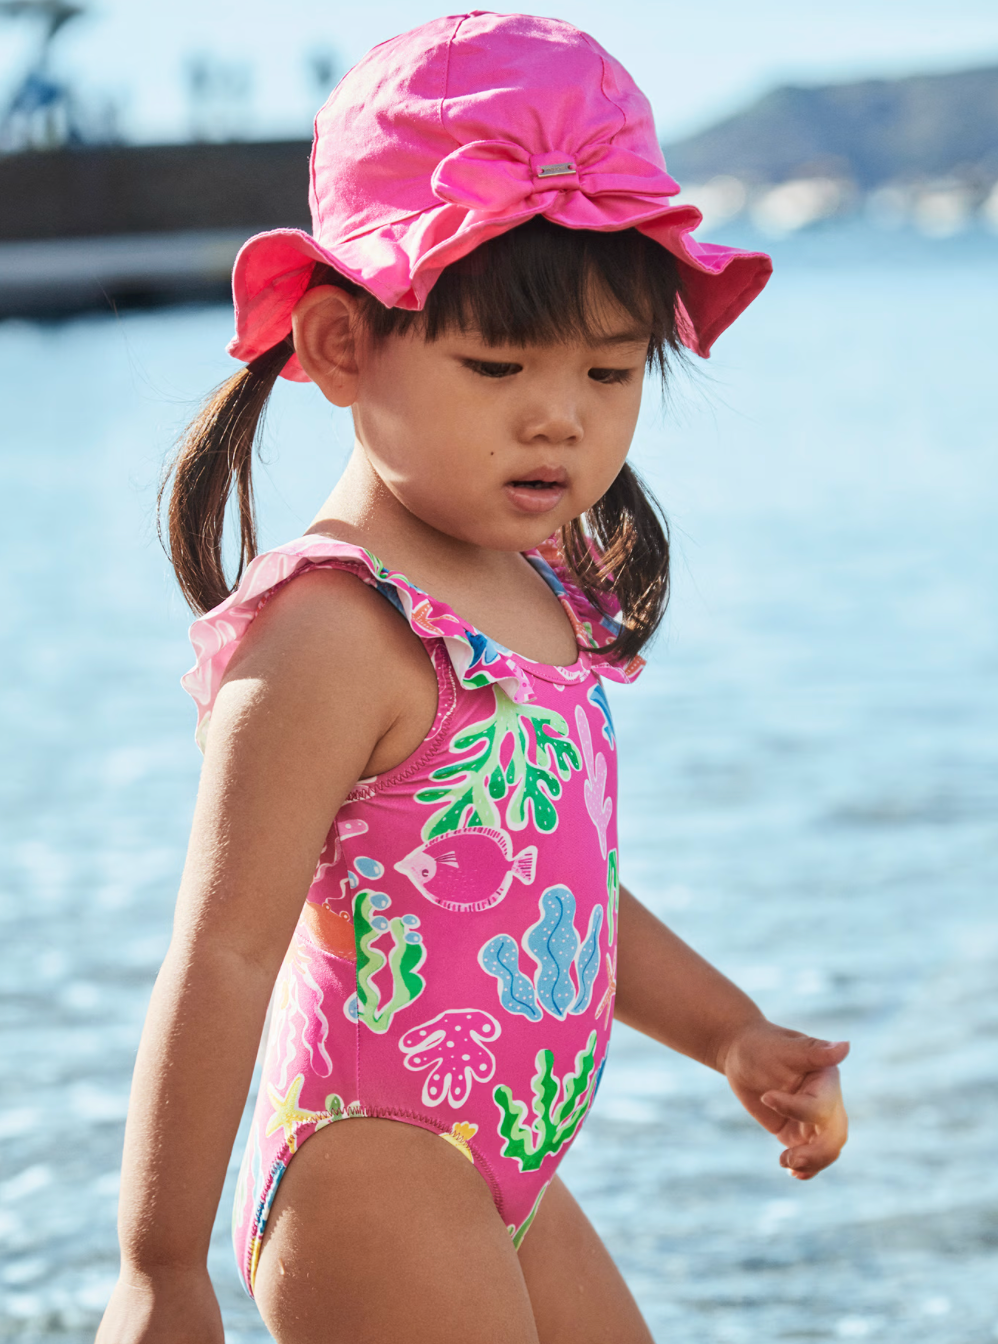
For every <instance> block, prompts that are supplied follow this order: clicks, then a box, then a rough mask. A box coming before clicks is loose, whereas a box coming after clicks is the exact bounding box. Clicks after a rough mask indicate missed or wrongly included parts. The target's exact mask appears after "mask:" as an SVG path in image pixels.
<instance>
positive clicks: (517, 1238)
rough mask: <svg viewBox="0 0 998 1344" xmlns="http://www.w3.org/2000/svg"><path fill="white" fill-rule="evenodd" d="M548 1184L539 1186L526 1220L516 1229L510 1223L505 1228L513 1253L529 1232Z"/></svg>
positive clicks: (548, 1182)
mask: <svg viewBox="0 0 998 1344" xmlns="http://www.w3.org/2000/svg"><path fill="white" fill-rule="evenodd" d="M550 1184H551V1182H550V1181H545V1182H544V1184H543V1185H542V1186H541V1188H540V1189H539V1190H538V1192H537V1198H536V1199H535V1200H534V1203H533V1207H532V1208H531V1210H530V1212H529V1213H528V1214H527V1216H526V1218H524V1220H523V1222H522V1223H521V1224H520V1226H519V1227H517V1226H516V1224H515V1223H510V1224H509V1225H508V1226H507V1228H506V1231H507V1232H508V1233H509V1235H510V1236H511V1237H512V1238H513V1249H514V1251H518V1250H519V1249H520V1245H521V1243H522V1241H523V1238H524V1237H525V1236H526V1235H527V1233H528V1232H529V1231H530V1224H531V1223H532V1222H533V1221H534V1219H535V1218H536V1216H537V1210H538V1209H539V1208H540V1207H541V1200H542V1199H543V1198H544V1192H545V1190H547V1188H548V1186H549V1185H550Z"/></svg>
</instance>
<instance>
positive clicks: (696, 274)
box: [228, 205, 773, 382]
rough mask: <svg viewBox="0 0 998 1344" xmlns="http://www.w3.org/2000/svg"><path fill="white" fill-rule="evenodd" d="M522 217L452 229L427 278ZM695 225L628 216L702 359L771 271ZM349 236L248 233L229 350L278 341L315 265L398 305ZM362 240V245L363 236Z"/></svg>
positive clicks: (685, 336) (695, 220)
mask: <svg viewBox="0 0 998 1344" xmlns="http://www.w3.org/2000/svg"><path fill="white" fill-rule="evenodd" d="M530 217H531V215H530V214H524V215H523V216H522V218H517V219H511V220H508V221H507V220H504V221H502V222H501V223H500V222H499V221H495V222H494V223H493V226H492V227H491V228H487V229H475V230H473V235H474V236H471V235H472V231H469V232H468V233H465V232H464V231H463V230H462V231H459V232H458V233H456V234H455V235H453V236H452V237H451V238H450V239H448V240H447V241H448V243H449V244H450V245H449V246H446V247H445V248H435V249H434V252H435V254H436V255H435V256H434V258H433V267H432V270H433V272H434V273H435V274H434V277H433V278H434V279H435V278H436V274H439V271H440V270H442V269H443V267H444V266H446V265H449V264H450V263H451V262H453V261H456V260H458V258H459V257H461V256H464V255H466V254H467V253H468V252H470V251H472V250H473V249H474V248H475V247H478V246H479V245H480V244H481V243H482V242H484V241H485V239H486V237H494V236H495V235H496V234H498V233H502V232H505V231H507V230H508V229H510V228H514V227H515V226H516V225H517V224H519V223H522V222H524V220H525V219H527V218H530ZM700 222H701V215H700V212H699V210H697V209H696V208H695V207H694V206H690V205H679V206H671V207H669V208H668V209H667V210H664V211H661V212H657V213H656V214H655V215H654V216H653V217H651V218H647V219H636V220H634V221H633V224H632V227H635V228H637V229H638V230H639V232H641V233H643V234H645V235H646V236H647V237H649V238H651V239H653V240H654V241H655V242H656V243H658V244H659V245H660V246H662V247H664V248H665V249H666V250H667V251H668V252H671V253H672V255H673V256H674V257H675V258H676V259H677V261H678V263H679V272H680V278H681V281H682V296H681V299H680V304H681V308H682V311H681V312H680V314H679V317H680V337H681V339H682V341H683V344H684V345H686V346H687V347H688V348H689V349H690V350H692V351H693V353H694V354H697V355H699V356H701V358H703V359H707V358H709V356H710V351H711V347H712V346H713V344H714V342H715V341H716V340H717V338H718V336H720V335H721V333H722V332H723V331H724V330H725V329H726V328H727V327H729V326H730V325H731V323H732V322H734V320H735V318H736V317H738V315H739V314H740V313H742V312H743V311H744V310H745V309H746V308H747V307H748V305H749V304H750V303H751V302H752V300H753V299H754V298H755V297H756V296H757V295H758V294H759V292H760V291H761V290H762V289H763V287H764V286H765V284H766V282H767V281H768V280H769V277H770V275H771V274H772V270H773V263H772V261H771V259H770V258H769V257H768V256H767V255H766V254H765V253H764V252H747V251H743V250H742V249H740V248H733V247H723V246H721V245H720V244H716V243H701V242H699V241H697V240H696V239H695V238H693V237H692V236H691V234H692V231H693V230H694V229H695V228H696V227H697V225H698V224H699V223H700ZM356 241H357V240H355V239H350V240H347V241H346V242H345V244H344V246H343V247H342V248H337V249H336V250H332V249H330V248H326V247H323V246H322V245H321V244H320V243H318V242H317V241H316V240H315V239H314V238H313V237H312V236H311V234H308V233H305V232H304V230H302V229H272V230H269V231H268V232H266V233H258V234H256V235H254V236H253V237H252V238H249V239H248V240H247V241H246V242H245V243H244V244H243V246H242V247H241V248H240V250H239V254H238V256H237V257H236V261H235V265H234V267H233V272H232V297H233V303H234V306H235V318H236V333H235V336H234V337H233V339H232V341H231V342H230V343H229V346H228V351H229V354H230V355H232V356H233V357H234V358H236V359H239V360H242V361H243V362H244V363H249V362H250V361H251V360H254V359H256V358H257V357H258V356H260V355H262V354H264V353H265V351H267V350H269V349H271V347H272V346H274V345H277V344H278V342H280V341H282V340H284V339H285V337H286V336H287V335H288V333H289V332H290V330H291V315H292V313H293V312H294V309H295V306H296V305H297V303H298V302H299V300H300V299H301V298H302V296H303V295H304V294H305V291H306V290H307V289H308V286H309V281H310V279H311V276H312V270H313V267H314V265H315V263H316V262H320V263H323V264H325V265H328V266H332V267H334V268H335V269H336V270H338V271H339V272H340V273H341V274H343V275H346V276H348V277H349V278H350V279H351V280H353V281H355V283H357V284H360V285H361V286H363V287H364V288H365V289H367V290H368V291H369V292H370V293H372V294H373V295H374V297H375V298H377V299H379V300H380V301H381V302H383V303H384V302H385V301H386V299H388V300H389V302H391V301H392V300H394V301H395V302H398V298H399V297H401V296H397V295H395V294H392V295H385V294H379V293H377V290H376V288H375V286H374V285H373V284H372V283H371V277H365V276H363V275H361V274H358V272H357V271H356V269H355V268H354V267H353V266H351V265H350V264H349V261H348V259H347V257H345V256H344V255H342V253H343V252H350V251H351V250H352V248H351V246H350V245H351V244H353V243H355V242H356ZM366 241H367V242H368V245H370V242H371V241H372V240H371V239H370V236H368V238H367V240H366ZM378 241H379V242H381V243H383V245H384V246H386V247H392V245H393V244H394V245H396V246H397V244H396V240H395V238H389V237H386V238H384V239H383V240H378ZM441 253H443V255H441ZM421 288H422V287H421ZM423 297H424V299H425V295H424V296H423ZM417 304H418V306H420V307H421V306H422V304H421V303H419V300H418V299H416V298H415V296H414V295H413V294H412V292H411V291H410V293H409V294H407V295H406V296H405V297H404V299H403V303H402V306H404V307H407V308H411V307H415V306H417ZM281 376H282V377H284V378H288V379H290V380H291V381H293V382H308V381H309V378H308V375H307V374H306V373H305V371H304V369H303V368H302V367H301V364H300V363H299V362H298V357H297V355H292V356H291V358H290V359H289V360H288V363H287V364H286V365H285V367H284V369H283V370H282V374H281Z"/></svg>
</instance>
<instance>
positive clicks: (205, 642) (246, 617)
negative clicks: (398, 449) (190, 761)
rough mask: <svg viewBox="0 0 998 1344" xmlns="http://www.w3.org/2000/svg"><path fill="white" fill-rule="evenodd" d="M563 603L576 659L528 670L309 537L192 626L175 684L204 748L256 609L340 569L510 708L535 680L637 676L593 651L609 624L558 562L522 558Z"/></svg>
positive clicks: (358, 555)
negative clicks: (496, 689)
mask: <svg viewBox="0 0 998 1344" xmlns="http://www.w3.org/2000/svg"><path fill="white" fill-rule="evenodd" d="M527 558H528V559H529V560H530V562H531V563H532V564H533V565H534V566H535V567H536V568H537V569H538V570H539V572H540V573H541V574H542V575H543V577H544V578H545V579H546V580H547V582H548V583H549V584H550V585H551V587H552V588H553V589H554V591H555V592H556V593H557V594H558V596H559V598H560V599H561V601H562V603H563V605H564V607H565V610H566V611H567V612H568V615H569V618H570V619H571V621H572V626H573V628H574V630H575V632H576V639H577V642H578V644H579V660H578V662H576V663H575V664H574V665H573V666H572V667H564V668H560V667H548V666H546V665H544V664H541V663H533V662H531V661H530V660H529V659H526V658H522V657H521V656H520V655H519V654H517V653H513V652H511V651H510V650H509V649H506V648H503V647H502V645H500V644H497V643H496V642H495V641H494V640H491V639H489V637H488V636H487V635H483V634H481V633H480V632H479V631H478V630H476V629H475V628H474V627H473V626H469V625H467V624H466V623H465V622H464V621H462V620H461V618H460V617H459V616H458V615H456V613H455V612H453V611H452V610H451V608H450V607H449V606H447V604H446V603H445V602H441V601H440V600H439V599H437V598H434V597H431V596H430V594H429V593H426V592H424V591H423V590H422V589H421V588H418V587H417V586H416V585H415V584H414V583H412V582H411V581H410V580H409V579H407V578H406V577H405V575H404V574H399V573H396V572H394V571H392V570H390V569H388V568H387V567H386V566H385V565H383V564H382V563H381V561H380V560H378V558H377V557H376V556H374V555H372V554H371V552H370V551H367V550H365V549H364V548H363V547H362V546H354V545H351V544H350V543H349V542H345V541H336V540H334V539H333V538H332V537H324V536H308V537H299V538H298V539H297V540H296V541H289V542H287V543H286V544H285V545H283V546H277V547H275V549H274V550H272V551H265V552H264V553H263V554H262V555H258V556H257V557H256V559H255V560H253V561H251V562H250V564H249V565H247V567H246V571H245V573H244V574H243V577H242V580H241V581H240V583H239V586H238V588H237V589H236V590H235V592H234V593H232V594H231V596H229V597H227V598H226V599H225V601H224V602H221V603H220V604H219V605H218V606H217V607H215V608H214V609H213V610H212V611H209V612H206V613H205V615H204V616H201V617H199V619H198V620H196V621H195V622H194V623H193V625H192V626H191V630H190V636H191V643H192V645H193V646H194V654H195V659H196V661H195V664H194V667H192V668H191V670H190V671H189V672H188V673H186V675H185V676H184V677H182V678H181V684H182V685H183V687H184V689H185V690H186V691H187V692H188V693H189V694H190V695H191V697H192V698H193V700H194V702H195V704H196V705H197V710H198V726H197V733H196V738H197V742H198V745H199V746H200V747H201V748H202V750H203V749H204V743H205V734H206V732H207V727H208V721H209V719H210V717H211V711H212V707H213V706H214V703H215V697H216V695H217V694H218V689H219V687H220V685H221V683H222V677H223V676H224V674H225V669H226V668H227V667H228V665H229V661H230V659H231V658H232V655H233V654H234V653H235V651H236V648H237V647H238V645H239V641H240V640H241V639H242V637H243V635H244V634H245V633H246V631H247V630H248V629H249V627H250V624H251V623H252V621H253V619H254V618H255V616H256V614H257V612H259V610H260V608H261V607H262V606H263V605H264V604H265V603H266V602H267V600H268V599H269V598H270V597H271V596H272V595H273V593H274V592H275V591H276V590H277V589H278V588H280V587H282V586H283V584H285V583H287V582H288V580H289V579H292V578H294V577H295V576H296V575H298V574H301V573H304V572H305V571H306V570H309V569H317V568H324V569H329V568H332V569H343V570H347V571H349V572H350V573H353V574H356V575H357V577H358V578H359V579H361V580H362V581H363V582H364V583H367V584H370V586H371V587H372V588H377V590H378V591H379V592H380V593H381V594H382V595H383V596H384V597H386V598H387V599H388V601H389V602H391V603H392V604H393V605H394V606H395V607H396V608H397V609H398V611H400V612H401V614H402V615H403V616H404V617H405V619H406V620H407V621H408V623H409V626H410V627H411V629H412V630H413V631H414V633H415V634H417V635H419V637H420V638H421V639H425V640H428V641H430V640H443V641H444V644H445V646H446V649H447V653H448V655H449V657H450V661H451V664H452V666H453V668H454V671H455V673H456V675H457V678H458V681H459V683H460V684H461V685H462V686H464V687H465V688H466V689H468V690H473V689H476V688H478V687H482V686H487V685H489V684H490V683H494V684H496V685H498V686H501V687H502V689H503V690H504V691H505V692H506V693H507V695H509V696H510V698H511V699H513V700H516V701H521V702H522V701H525V700H531V699H534V698H535V694H534V689H533V683H534V678H535V677H538V676H539V677H541V678H542V679H543V680H547V681H563V682H569V681H577V680H581V679H582V678H583V677H585V676H588V675H589V674H590V672H591V671H592V670H596V671H598V672H599V673H600V674H601V675H605V676H608V677H610V678H611V679H612V680H615V681H632V680H633V679H634V677H636V676H637V674H638V672H639V671H640V670H641V667H642V666H643V663H642V661H641V659H640V658H638V659H634V660H632V661H631V663H629V664H628V665H627V666H626V667H621V666H620V665H619V664H617V663H615V662H613V661H612V660H609V659H604V658H601V656H600V653H599V650H600V649H601V648H602V647H603V646H604V645H605V644H608V643H609V642H610V640H612V639H613V637H614V633H615V630H616V626H615V623H614V622H613V621H612V619H611V618H609V617H606V616H602V615H601V614H600V613H599V612H598V611H596V610H595V608H594V607H592V606H591V605H590V604H589V603H588V602H587V601H586V599H585V597H584V596H583V594H582V593H581V592H579V590H578V589H577V588H574V589H573V588H572V587H571V586H570V585H569V583H568V582H567V581H566V580H567V572H566V571H565V570H564V567H563V566H562V569H561V572H559V571H558V568H557V555H556V554H554V553H553V552H551V551H546V552H545V553H543V554H542V553H541V552H540V551H536V552H531V553H530V554H529V555H528V557H527Z"/></svg>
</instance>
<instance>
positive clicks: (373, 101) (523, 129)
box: [228, 10, 772, 382]
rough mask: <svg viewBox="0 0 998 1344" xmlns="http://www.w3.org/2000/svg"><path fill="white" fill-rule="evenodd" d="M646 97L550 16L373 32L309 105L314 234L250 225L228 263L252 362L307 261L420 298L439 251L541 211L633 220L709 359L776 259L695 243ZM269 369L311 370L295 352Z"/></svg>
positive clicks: (481, 17)
mask: <svg viewBox="0 0 998 1344" xmlns="http://www.w3.org/2000/svg"><path fill="white" fill-rule="evenodd" d="M678 191H679V185H678V183H676V182H675V181H674V180H673V179H672V178H671V177H670V176H669V174H668V173H667V172H666V168H665V159H664V158H663V157H662V150H661V147H660V146H659V143H658V139H657V138H656V135H655V124H654V121H653V119H652V112H651V107H650V105H649V103H648V100H647V99H646V98H645V96H644V94H643V93H642V92H641V90H640V89H639V88H638V87H637V85H636V84H635V83H634V81H633V80H632V79H631V77H630V75H629V74H628V73H627V71H626V70H625V69H624V67H623V66H622V65H621V64H620V62H619V61H616V60H614V58H613V57H612V56H610V55H609V54H608V53H607V52H606V51H604V50H603V48H602V47H601V46H600V45H599V43H598V42H596V41H594V39H593V38H591V37H589V36H588V35H587V34H586V33H583V32H580V30H579V29H578V28H573V27H572V25H571V24H568V23H563V22H562V21H561V20H559V19H545V18H539V17H537V16H535V15H529V14H492V13H488V12H484V11H481V10H474V11H472V12H471V13H470V14H459V15H453V16H451V17H449V18H442V19H434V20H433V21H432V22H431V23H425V24H423V25H422V27H420V28H414V29H413V30H412V31H411V32H408V33H403V34H402V35H401V36H400V37H395V38H392V39H390V40H389V41H387V42H382V43H381V44H380V46H377V47H375V48H374V49H373V50H372V51H370V52H368V54H367V55H366V56H365V57H364V58H363V60H362V61H360V62H359V64H357V65H355V66H354V68H353V69H352V70H351V71H350V72H349V73H348V74H346V75H344V77H343V78H342V79H341V80H340V82H339V84H338V85H337V86H336V88H335V89H334V90H333V92H332V94H330V96H329V99H328V100H327V102H326V104H325V106H324V107H322V108H321V110H320V111H319V113H318V115H317V116H316V119H315V139H314V142H313V145H312V161H311V185H310V189H309V204H310V206H311V209H312V234H311V235H309V234H307V233H305V232H304V231H303V230H301V229H272V230H270V231H269V232H267V233H259V234H257V235H256V236H255V237H253V238H250V239H249V240H248V241H247V242H246V243H245V244H244V245H243V247H242V249H241V250H240V252H239V255H238V256H237V258H236V263H235V268H234V270H233V275H232V289H233V298H234V302H235V310H236V335H235V337H234V339H233V340H232V341H231V343H230V344H229V347H228V350H229V353H230V354H231V355H234V356H235V357H236V358H237V359H240V360H243V361H245V362H249V361H250V360H253V359H255V358H257V356H259V355H261V354H263V353H264V351H266V350H269V349H270V347H271V346H273V345H276V344H277V343H278V342H279V341H281V340H282V339H283V338H284V337H286V336H287V335H288V333H289V332H290V330H291V313H292V311H293V309H294V307H295V305H296V304H297V302H298V300H299V299H300V298H301V297H302V295H303V294H304V293H305V290H306V289H307V287H308V283H309V280H310V278H311V274H312V267H313V265H314V264H315V263H316V262H323V263H326V264H328V265H330V266H333V267H335V268H336V270H337V271H339V272H340V273H341V274H342V275H345V276H349V277H350V279H352V280H355V281H356V282H357V283H358V284H360V285H362V286H363V287H364V288H365V289H366V290H368V291H369V292H370V293H371V294H373V295H374V296H375V298H377V299H380V301H381V302H382V303H383V304H384V305H385V306H386V307H389V308H391V307H397V308H408V309H419V308H422V307H423V305H424V304H425V302H426V296H427V295H428V294H429V292H430V290H431V289H432V288H433V285H434V283H435V282H436V280H437V277H438V276H439V275H440V272H441V271H442V270H443V269H444V267H445V266H447V265H449V264H450V263H451V262H453V261H457V260H458V259H459V258H460V257H463V256H465V255H467V253H469V252H471V251H473V250H474V249H475V248H476V247H478V246H479V244H480V243H483V242H485V241H486V240H487V239H489V238H494V237H496V235H498V234H500V233H505V232H506V231H507V230H508V229H512V228H515V226H516V225H517V224H522V223H523V222H524V221H525V220H527V219H530V218H531V217H532V216H533V215H545V216H546V217H547V218H548V219H550V220H552V221H553V222H554V223H556V224H561V225H564V226H565V227H567V228H570V229H598V230H616V229H627V228H637V229H638V230H639V231H640V232H641V233H644V234H647V236H648V237H649V238H652V239H654V240H655V242H657V243H660V244H661V245H662V247H664V248H666V249H667V250H668V251H669V252H671V253H672V254H673V255H674V256H675V257H676V258H677V260H678V262H679V271H680V276H681V279H682V286H683V289H682V300H681V307H682V311H681V312H680V313H679V318H680V332H681V335H682V339H683V342H684V343H685V344H686V345H687V346H688V347H689V348H690V349H691V350H692V351H694V352H695V353H696V354H698V355H702V356H703V357H704V358H706V357H707V356H708V355H709V354H710V348H711V346H712V345H713V343H714V341H715V340H716V339H717V337H718V336H719V335H720V334H721V332H722V331H724V329H725V328H726V327H728V326H729V325H730V324H731V323H732V322H733V321H734V320H735V318H736V317H737V316H738V314H739V313H741V312H742V310H743V309H744V308H746V307H747V306H748V304H750V303H751V302H752V300H753V299H754V298H755V296H756V295H757V294H758V293H759V291H760V290H761V289H762V287H763V286H764V285H765V283H766V281H767V280H768V279H769V276H770V273H771V271H772V262H771V261H770V259H769V257H768V256H766V255H765V254H764V253H761V252H744V251H741V250H739V249H737V248H732V247H721V246H719V245H717V244H714V243H700V242H697V241H696V239H694V238H692V237H691V236H690V235H691V231H692V230H693V229H695V228H696V227H697V225H698V224H699V223H700V222H701V215H700V212H699V210H697V209H696V207H695V206H692V205H673V204H671V203H670V197H672V196H674V195H676V193H677V192H678ZM283 376H284V377H285V378H290V379H293V380H295V381H298V382H307V381H308V377H307V375H306V374H305V372H304V370H303V369H302V367H301V365H300V364H299V363H298V360H297V357H295V356H292V357H291V359H290V360H289V361H288V363H287V365H286V366H285V368H284V370H283Z"/></svg>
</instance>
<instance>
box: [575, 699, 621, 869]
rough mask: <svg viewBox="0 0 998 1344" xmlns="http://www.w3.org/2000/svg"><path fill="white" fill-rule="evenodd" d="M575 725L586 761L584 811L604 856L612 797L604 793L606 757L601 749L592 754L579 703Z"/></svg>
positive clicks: (584, 714) (590, 738)
mask: <svg viewBox="0 0 998 1344" xmlns="http://www.w3.org/2000/svg"><path fill="white" fill-rule="evenodd" d="M575 726H576V728H578V730H579V741H580V742H581V743H582V755H583V756H584V757H585V762H586V775H587V779H586V782H585V784H584V785H583V793H584V795H585V799H586V811H587V812H588V813H589V816H590V817H591V819H592V823H593V825H594V826H595V827H596V834H597V836H598V837H599V852H600V853H601V854H602V855H603V858H604V859H605V858H606V828H607V827H608V826H609V825H610V815H611V813H612V812H613V799H612V798H607V797H605V794H606V757H605V756H604V755H603V753H602V752H601V751H598V752H597V753H596V755H595V757H594V756H593V739H592V737H591V736H590V734H589V722H588V720H587V719H586V712H585V710H584V709H583V708H582V706H581V705H576V706H575Z"/></svg>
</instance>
